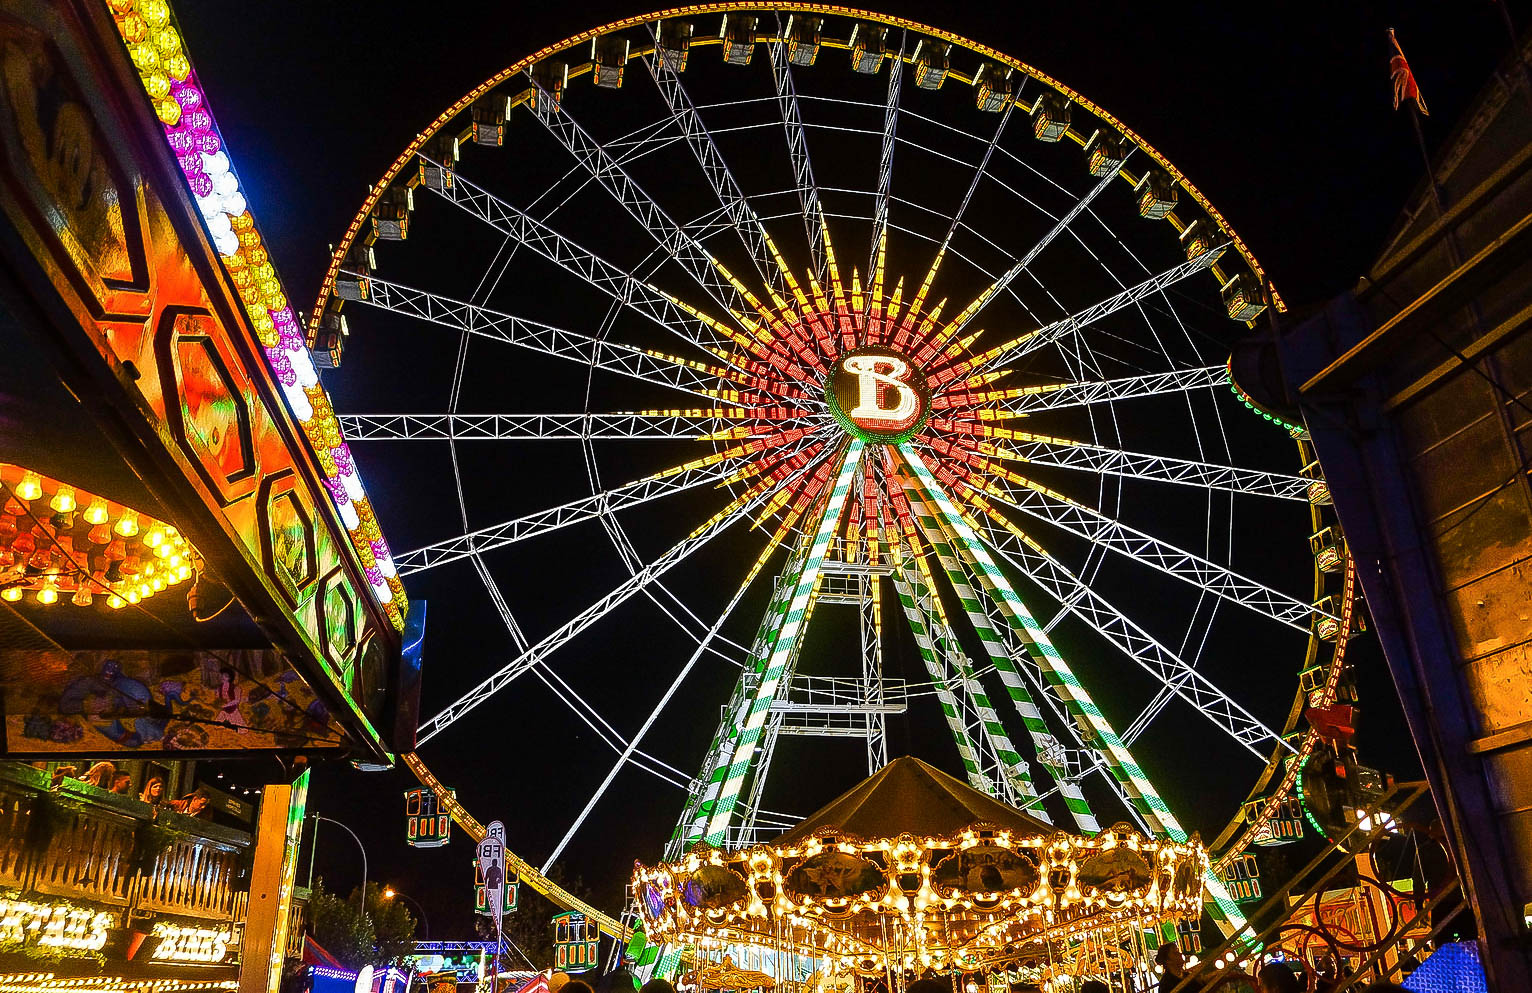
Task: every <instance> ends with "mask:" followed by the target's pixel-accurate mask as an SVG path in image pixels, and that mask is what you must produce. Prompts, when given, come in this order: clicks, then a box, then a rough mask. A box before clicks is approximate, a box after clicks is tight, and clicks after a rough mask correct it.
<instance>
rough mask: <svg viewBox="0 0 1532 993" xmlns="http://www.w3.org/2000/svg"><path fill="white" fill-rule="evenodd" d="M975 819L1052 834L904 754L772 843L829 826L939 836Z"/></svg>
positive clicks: (868, 833) (860, 832) (862, 832)
mask: <svg viewBox="0 0 1532 993" xmlns="http://www.w3.org/2000/svg"><path fill="white" fill-rule="evenodd" d="M980 821H982V822H984V823H986V824H993V825H994V826H995V827H997V828H1001V829H1006V830H1010V831H1014V832H1018V833H1020V834H1024V835H1038V834H1049V833H1051V832H1052V831H1053V830H1054V828H1053V826H1052V825H1050V824H1046V823H1044V822H1043V821H1041V820H1038V819H1037V818H1036V817H1032V816H1030V815H1028V814H1024V813H1022V812H1021V811H1019V810H1017V809H1016V808H1015V807H1012V806H1009V805H1007V804H1004V803H1001V802H1000V801H999V800H996V799H994V798H993V797H990V796H987V795H986V794H984V793H980V792H979V791H978V790H976V789H974V788H973V787H971V786H969V785H968V784H966V783H964V782H961V781H960V780H957V779H954V778H953V777H951V776H949V775H947V774H946V773H945V772H942V771H941V770H940V769H937V768H935V767H933V766H930V765H927V764H926V763H924V762H922V761H920V759H917V758H915V757H914V756H911V755H906V756H904V757H902V758H897V759H894V760H893V761H892V762H890V763H889V764H888V765H886V766H884V767H883V768H881V769H879V770H878V771H877V772H875V773H873V774H872V775H871V776H869V777H867V778H866V779H864V780H862V781H861V782H860V783H858V784H857V785H856V786H853V787H852V788H851V789H849V790H847V791H846V792H845V793H842V794H841V795H840V796H839V797H836V798H835V799H834V800H831V801H830V802H829V803H828V804H826V805H825V806H823V807H821V808H820V809H819V810H817V811H815V812H814V813H812V814H810V815H809V816H808V817H806V818H804V820H803V822H802V823H800V824H799V825H798V826H797V827H795V828H793V829H792V830H791V831H788V832H787V833H785V834H783V835H782V836H781V837H779V838H777V839H776V841H774V842H773V844H776V845H790V844H794V843H796V842H799V841H802V840H803V839H805V838H808V837H809V836H811V835H814V834H817V833H819V832H820V831H822V830H825V829H829V828H833V829H835V830H837V831H840V832H841V833H843V834H849V835H854V836H856V837H858V838H897V837H898V836H899V835H901V834H903V833H905V832H906V831H908V832H909V833H910V834H913V835H916V836H923V837H933V838H945V837H950V836H953V835H955V834H957V833H958V832H959V831H962V830H963V829H964V828H967V827H968V826H969V825H971V824H975V823H978V822H980Z"/></svg>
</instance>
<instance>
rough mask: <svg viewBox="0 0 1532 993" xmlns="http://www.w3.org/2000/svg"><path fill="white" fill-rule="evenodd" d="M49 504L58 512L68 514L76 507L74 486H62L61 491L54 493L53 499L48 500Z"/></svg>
mask: <svg viewBox="0 0 1532 993" xmlns="http://www.w3.org/2000/svg"><path fill="white" fill-rule="evenodd" d="M48 506H50V507H52V508H53V509H54V510H55V511H56V512H57V513H60V514H67V513H69V512H70V511H71V510H73V509H74V508H75V502H74V487H73V486H60V487H59V491H58V492H57V493H55V494H53V499H52V500H49V501H48Z"/></svg>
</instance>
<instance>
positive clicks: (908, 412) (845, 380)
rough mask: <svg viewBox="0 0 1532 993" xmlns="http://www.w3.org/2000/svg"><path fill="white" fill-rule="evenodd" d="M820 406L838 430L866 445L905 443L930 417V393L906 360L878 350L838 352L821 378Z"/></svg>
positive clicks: (890, 350) (904, 356) (895, 353)
mask: <svg viewBox="0 0 1532 993" xmlns="http://www.w3.org/2000/svg"><path fill="white" fill-rule="evenodd" d="M825 402H826V403H828V404H829V406H830V413H831V414H833V415H834V416H835V419H836V421H838V422H839V423H840V425H841V427H843V428H845V429H846V430H847V431H848V432H850V433H851V434H852V435H854V436H855V437H857V438H860V439H862V440H863V441H865V442H868V443H871V444H884V445H897V444H899V443H900V442H904V441H908V440H909V439H910V438H911V437H913V436H914V435H915V434H916V433H917V432H919V431H920V429H921V428H922V427H924V426H925V423H926V418H928V417H929V416H930V414H931V390H930V387H929V386H928V385H927V383H926V377H925V374H924V373H923V372H922V371H921V369H920V367H919V366H918V365H917V364H916V363H915V360H914V359H912V358H911V357H910V356H909V355H907V354H905V353H904V352H901V351H899V350H897V349H894V348H889V347H886V346H884V345H867V346H864V347H861V348H853V349H851V350H850V351H847V352H844V353H842V354H841V355H840V356H839V357H837V358H836V360H835V362H834V364H833V365H831V366H830V372H829V375H828V376H827V377H826V378H825Z"/></svg>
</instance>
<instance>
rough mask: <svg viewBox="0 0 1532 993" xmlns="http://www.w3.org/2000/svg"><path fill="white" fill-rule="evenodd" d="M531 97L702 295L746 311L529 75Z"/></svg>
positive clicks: (733, 290)
mask: <svg viewBox="0 0 1532 993" xmlns="http://www.w3.org/2000/svg"><path fill="white" fill-rule="evenodd" d="M527 78H529V79H531V80H532V85H533V87H534V88H535V89H536V91H537V93H536V99H537V101H538V103H540V104H542V105H543V107H544V108H546V109H543V110H539V111H537V112H535V113H534V114H533V116H534V117H536V118H537V119H538V120H539V121H541V122H542V123H543V125H544V126H545V127H546V128H547V129H548V131H549V133H550V134H552V135H553V137H554V138H556V139H557V140H558V142H559V144H561V145H563V146H564V148H565V150H567V151H568V152H569V154H570V155H571V156H573V157H574V160H575V161H576V162H578V163H580V165H581V166H583V167H584V168H585V169H586V170H587V171H588V172H589V173H590V174H591V175H592V176H593V177H595V179H596V182H598V183H600V184H601V185H602V187H603V188H605V189H606V191H607V192H608V193H610V194H611V195H612V197H613V198H614V199H615V200H616V201H617V202H618V203H619V204H621V205H622V208H623V210H625V211H627V212H628V213H629V214H630V215H632V217H633V219H634V220H636V221H638V223H639V224H641V225H642V226H643V228H644V230H646V231H648V232H649V235H650V237H652V238H653V239H654V241H655V244H656V245H658V246H659V247H660V249H661V250H663V251H664V252H665V253H666V254H668V255H669V256H670V257H671V258H673V259H675V260H676V262H677V263H678V264H679V265H680V266H681V267H682V268H683V269H685V270H686V272H687V274H688V275H690V276H691V277H692V279H694V280H696V281H697V284H698V285H699V286H701V287H702V288H703V289H704V290H705V291H707V294H708V296H710V297H712V298H713V301H714V302H715V303H717V304H718V305H719V306H720V307H723V308H724V309H725V310H732V311H735V312H738V313H742V314H743V313H746V312H748V310H749V307H748V305H747V304H746V301H745V299H744V296H743V295H742V294H741V293H740V291H739V288H738V287H737V286H735V285H734V284H733V283H732V282H731V281H730V280H729V278H727V277H726V276H725V275H724V273H723V271H722V269H721V267H720V266H719V263H718V261H717V260H716V259H714V258H713V256H712V254H711V253H710V252H708V250H707V249H706V248H704V247H703V246H702V243H701V242H699V241H698V240H697V239H696V238H695V237H693V236H692V235H691V234H690V233H689V232H688V231H686V230H685V229H684V228H683V227H681V225H679V224H677V223H676V222H675V221H674V220H672V219H671V217H670V215H669V214H667V213H666V212H665V210H664V208H662V207H661V206H660V205H659V204H658V203H656V202H655V200H654V198H653V197H651V196H649V194H648V193H647V192H645V191H644V189H643V187H641V186H639V185H638V183H637V182H635V181H634V179H633V177H632V176H629V175H628V173H627V171H626V170H624V169H623V168H622V165H621V164H620V163H619V162H618V161H617V160H616V159H615V158H614V157H613V156H612V154H611V153H610V152H608V151H607V150H606V148H605V147H603V146H602V144H601V143H600V142H598V141H596V139H594V138H592V137H591V135H590V133H589V132H587V131H586V130H585V129H584V128H583V127H581V126H580V124H579V122H577V121H576V120H575V119H574V118H573V117H571V116H570V114H569V112H568V111H567V110H565V109H564V108H563V107H562V106H560V105H558V103H557V102H556V101H555V100H554V98H553V97H552V96H551V95H550V94H549V93H548V92H547V91H546V90H544V89H543V88H542V86H541V85H540V84H539V83H538V82H537V80H536V79H535V78H533V75H532V72H531V70H528V72H527Z"/></svg>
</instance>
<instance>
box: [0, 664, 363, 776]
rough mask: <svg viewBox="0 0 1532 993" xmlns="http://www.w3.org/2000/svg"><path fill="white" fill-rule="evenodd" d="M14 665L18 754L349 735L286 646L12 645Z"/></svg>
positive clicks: (308, 742)
mask: <svg viewBox="0 0 1532 993" xmlns="http://www.w3.org/2000/svg"><path fill="white" fill-rule="evenodd" d="M6 669H7V673H6V676H7V684H8V686H9V687H10V689H9V690H8V692H7V694H6V715H5V737H6V748H7V750H8V751H9V752H11V753H13V754H30V753H81V754H83V753H90V752H100V751H115V750H121V749H125V750H128V751H141V752H172V751H191V752H201V751H220V750H224V749H251V748H254V749H260V748H303V747H319V748H323V747H325V746H327V745H328V746H332V747H333V746H337V745H339V744H340V743H341V731H340V729H339V727H338V726H337V725H336V723H335V721H334V720H333V719H332V717H331V715H330V712H329V710H328V709H327V708H326V707H325V705H324V703H323V702H322V701H320V700H319V699H318V698H317V697H316V696H315V695H314V692H313V690H311V689H310V688H309V686H308V684H307V683H305V682H304V681H303V679H302V677H300V676H299V675H298V673H297V672H295V671H294V670H293V668H292V667H291V666H290V665H288V664H287V662H286V660H285V659H284V658H283V657H282V656H281V654H280V653H277V652H272V651H254V650H248V649H227V650H224V651H184V652H176V651H165V650H154V651H82V652H62V651H34V652H26V653H21V652H12V653H8V654H7V657H6ZM23 674H24V678H19V679H18V678H15V677H17V676H22V675H23Z"/></svg>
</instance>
